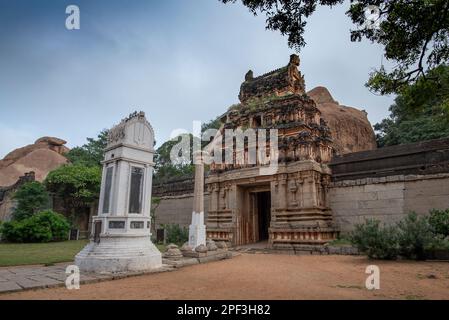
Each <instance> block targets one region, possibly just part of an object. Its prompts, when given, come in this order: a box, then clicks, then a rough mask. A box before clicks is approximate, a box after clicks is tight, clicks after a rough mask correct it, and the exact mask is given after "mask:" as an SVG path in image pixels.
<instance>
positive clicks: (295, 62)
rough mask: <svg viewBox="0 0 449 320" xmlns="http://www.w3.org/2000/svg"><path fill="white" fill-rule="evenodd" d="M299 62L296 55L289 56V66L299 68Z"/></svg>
mask: <svg viewBox="0 0 449 320" xmlns="http://www.w3.org/2000/svg"><path fill="white" fill-rule="evenodd" d="M299 62H300V60H299V56H298V55H297V54H291V55H290V63H289V64H292V65H294V66H296V67H299Z"/></svg>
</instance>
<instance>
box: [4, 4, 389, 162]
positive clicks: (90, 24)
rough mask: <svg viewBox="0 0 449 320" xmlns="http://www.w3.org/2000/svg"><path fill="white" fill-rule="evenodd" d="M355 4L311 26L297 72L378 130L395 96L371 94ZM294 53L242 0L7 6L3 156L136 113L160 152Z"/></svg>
mask: <svg viewBox="0 0 449 320" xmlns="http://www.w3.org/2000/svg"><path fill="white" fill-rule="evenodd" d="M70 4H76V5H78V6H79V8H80V11H81V29H80V30H72V31H69V30H67V29H66V28H65V20H66V17H67V15H66V13H65V9H66V7H67V6H68V5H70ZM348 5H349V4H346V5H344V6H343V7H337V8H333V9H328V8H320V9H319V10H318V11H317V12H316V13H315V14H314V16H313V17H312V18H311V19H310V20H309V24H308V26H307V32H306V35H305V36H306V41H307V46H306V47H305V48H304V49H303V50H302V51H301V53H300V57H301V67H300V69H301V71H302V72H303V74H304V75H305V80H306V85H307V89H308V90H310V89H312V88H314V87H315V86H318V85H322V86H326V87H327V88H328V89H329V90H330V92H331V93H332V95H333V96H334V99H336V100H338V101H339V102H340V103H342V104H345V105H350V106H356V107H358V108H360V109H365V110H366V111H367V112H368V117H369V119H370V121H371V123H376V122H378V121H380V120H381V119H382V118H384V117H385V116H386V115H387V114H388V107H389V106H390V104H391V103H392V101H393V97H391V96H390V97H385V96H384V97H380V96H376V95H373V94H372V93H370V92H369V91H368V90H367V89H366V88H365V87H364V83H365V82H366V80H367V78H368V74H369V72H370V71H372V69H373V68H377V67H379V66H380V64H381V63H382V48H381V47H379V46H376V45H373V44H371V43H369V42H368V41H365V42H362V43H351V42H350V40H349V29H350V28H351V26H352V25H351V22H350V20H349V18H347V17H346V16H345V15H344V12H345V10H346V9H347V7H348ZM291 53H293V51H292V50H291V49H289V48H288V46H287V40H286V38H285V37H282V36H281V35H280V34H279V33H277V32H272V31H267V30H265V19H264V17H263V16H259V17H254V16H253V15H252V14H251V13H250V12H249V11H248V10H247V9H246V8H245V7H243V6H242V5H240V4H235V5H231V4H227V5H224V4H222V3H221V2H219V1H218V0H168V1H166V0H164V1H151V0H133V1H125V0H121V1H118V0H117V1H112V0H107V1H106V0H85V1H77V0H71V1H65V0H34V1H33V0H0V158H2V157H3V156H5V155H6V153H8V152H9V151H11V150H12V149H14V148H17V147H20V146H23V145H26V144H30V143H33V142H34V141H35V140H36V139H38V138H39V137H41V136H55V137H59V138H62V139H65V140H67V141H68V146H69V147H73V146H77V145H82V144H83V143H85V138H86V137H94V136H96V135H97V134H98V133H99V131H101V130H102V129H104V128H109V127H111V126H112V125H113V124H115V123H117V122H118V121H119V120H120V119H121V118H123V117H125V116H126V115H128V114H129V113H130V112H132V111H134V110H143V111H145V112H146V114H147V117H148V118H149V120H150V122H151V123H152V125H153V127H154V129H155V131H156V140H157V142H158V145H160V144H161V143H162V142H163V141H165V140H167V139H168V138H169V136H170V133H171V132H172V130H174V129H177V128H184V129H186V130H192V121H193V120H202V121H207V120H210V119H212V118H215V117H216V116H217V115H219V114H222V113H223V112H224V111H225V110H226V109H227V107H228V106H230V105H232V104H233V103H236V102H237V100H238V99H237V95H238V91H239V87H240V84H241V82H242V81H243V78H244V75H245V73H246V72H247V71H248V69H252V70H253V71H254V74H255V76H257V75H259V74H262V73H265V72H268V71H270V70H272V69H275V68H278V67H281V66H284V65H286V64H287V63H288V59H289V55H290V54H291Z"/></svg>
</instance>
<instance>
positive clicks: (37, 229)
mask: <svg viewBox="0 0 449 320" xmlns="http://www.w3.org/2000/svg"><path fill="white" fill-rule="evenodd" d="M69 230H70V224H69V223H68V222H67V219H66V218H65V217H64V216H63V215H61V214H59V213H56V212H53V211H51V210H47V211H41V212H39V213H37V214H35V215H33V216H31V217H29V218H26V219H22V220H15V221H11V222H5V223H4V224H3V225H2V226H1V230H0V232H1V234H2V237H3V238H4V239H5V240H6V241H9V242H50V241H60V240H66V239H67V236H68V232H69Z"/></svg>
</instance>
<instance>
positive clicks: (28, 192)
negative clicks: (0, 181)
mask: <svg viewBox="0 0 449 320" xmlns="http://www.w3.org/2000/svg"><path fill="white" fill-rule="evenodd" d="M14 199H15V200H16V201H17V206H16V208H15V209H14V212H13V218H14V220H23V219H25V218H28V217H31V216H32V215H34V214H36V213H37V212H39V211H41V210H43V209H45V208H46V206H47V205H48V193H47V191H46V190H45V188H44V186H43V185H42V184H41V183H40V182H38V181H31V182H27V183H25V184H23V185H22V186H21V187H20V188H19V189H18V190H17V191H16V192H15V193H14Z"/></svg>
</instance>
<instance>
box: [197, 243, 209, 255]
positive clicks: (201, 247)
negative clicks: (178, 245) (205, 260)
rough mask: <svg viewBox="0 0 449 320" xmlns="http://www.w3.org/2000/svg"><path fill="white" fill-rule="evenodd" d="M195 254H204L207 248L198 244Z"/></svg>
mask: <svg viewBox="0 0 449 320" xmlns="http://www.w3.org/2000/svg"><path fill="white" fill-rule="evenodd" d="M195 252H198V253H206V252H207V247H206V246H205V245H204V244H200V245H199V246H198V247H196V248H195Z"/></svg>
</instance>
